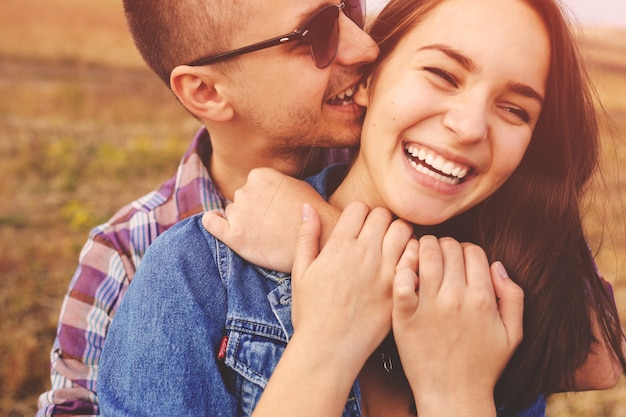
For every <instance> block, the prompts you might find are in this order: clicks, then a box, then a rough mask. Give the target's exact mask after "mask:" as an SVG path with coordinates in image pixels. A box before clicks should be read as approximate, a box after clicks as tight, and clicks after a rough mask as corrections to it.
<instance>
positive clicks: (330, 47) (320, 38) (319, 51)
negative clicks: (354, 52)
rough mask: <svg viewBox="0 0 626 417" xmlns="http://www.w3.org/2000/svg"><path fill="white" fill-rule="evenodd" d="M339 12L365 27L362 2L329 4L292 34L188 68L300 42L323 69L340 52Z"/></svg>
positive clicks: (362, 0) (200, 61)
mask: <svg viewBox="0 0 626 417" xmlns="http://www.w3.org/2000/svg"><path fill="white" fill-rule="evenodd" d="M341 10H343V12H344V13H345V14H346V16H348V18H350V20H352V21H353V22H354V23H356V24H357V25H358V26H359V27H360V28H361V29H363V27H364V25H365V0H345V1H342V2H341V3H340V4H339V5H334V4H331V5H328V6H325V7H324V8H322V9H320V10H319V11H318V12H317V13H315V14H314V15H313V16H312V17H311V18H310V19H309V20H308V21H307V22H306V23H305V24H304V25H302V27H301V28H300V29H296V30H294V31H293V32H291V33H287V34H285V35H281V36H277V37H275V38H272V39H268V40H266V41H263V42H258V43H255V44H252V45H248V46H244V47H243V48H238V49H235V50H232V51H228V52H224V53H221V54H218V55H213V56H207V57H203V58H200V59H197V60H195V61H193V62H192V63H190V64H187V65H189V66H192V67H197V66H202V65H208V64H213V63H215V62H218V61H223V60H225V59H229V58H233V57H236V56H239V55H243V54H247V53H250V52H254V51H259V50H261V49H265V48H271V47H272V46H278V45H283V44H285V43H289V42H296V41H300V42H303V43H304V44H305V45H309V48H310V49H311V56H312V57H313V62H315V65H316V66H317V67H318V68H326V67H327V66H329V65H330V64H331V62H333V60H334V59H335V55H337V49H338V48H339V12H340V11H341Z"/></svg>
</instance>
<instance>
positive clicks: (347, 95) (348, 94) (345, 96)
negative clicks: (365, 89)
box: [335, 87, 354, 101]
mask: <svg viewBox="0 0 626 417" xmlns="http://www.w3.org/2000/svg"><path fill="white" fill-rule="evenodd" d="M353 95H354V88H352V87H351V88H348V89H347V90H346V91H342V92H341V93H339V94H337V95H336V96H335V99H336V100H342V101H346V100H347V101H350V100H352V96H353Z"/></svg>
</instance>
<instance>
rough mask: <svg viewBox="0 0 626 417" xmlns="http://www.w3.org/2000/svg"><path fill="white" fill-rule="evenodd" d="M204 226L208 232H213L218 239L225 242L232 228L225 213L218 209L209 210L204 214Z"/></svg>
mask: <svg viewBox="0 0 626 417" xmlns="http://www.w3.org/2000/svg"><path fill="white" fill-rule="evenodd" d="M202 226H204V228H205V229H206V231H207V232H209V233H211V234H212V235H213V236H215V237H216V238H217V239H219V240H221V241H222V242H224V243H226V244H228V242H225V241H224V239H226V238H227V237H228V231H229V230H230V225H229V223H228V220H226V219H225V218H224V214H223V213H222V212H220V211H218V210H213V211H207V212H206V213H204V215H203V216H202Z"/></svg>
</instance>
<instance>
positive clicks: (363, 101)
mask: <svg viewBox="0 0 626 417" xmlns="http://www.w3.org/2000/svg"><path fill="white" fill-rule="evenodd" d="M371 84H372V76H371V75H370V76H369V77H367V79H366V80H364V81H362V82H360V83H359V85H358V86H357V89H356V92H355V93H354V102H355V103H356V104H358V105H359V106H361V107H367V105H368V104H369V101H370V85H371Z"/></svg>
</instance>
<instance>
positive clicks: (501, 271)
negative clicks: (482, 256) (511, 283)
mask: <svg viewBox="0 0 626 417" xmlns="http://www.w3.org/2000/svg"><path fill="white" fill-rule="evenodd" d="M495 266H496V269H497V270H498V273H499V274H500V276H501V277H502V278H508V277H509V274H508V273H507V272H506V268H505V267H504V265H502V262H500V261H496V262H495Z"/></svg>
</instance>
